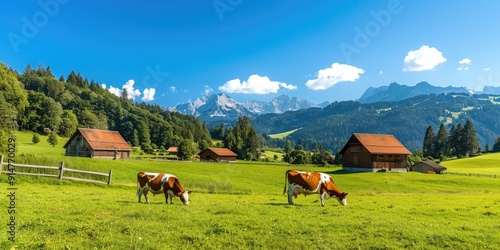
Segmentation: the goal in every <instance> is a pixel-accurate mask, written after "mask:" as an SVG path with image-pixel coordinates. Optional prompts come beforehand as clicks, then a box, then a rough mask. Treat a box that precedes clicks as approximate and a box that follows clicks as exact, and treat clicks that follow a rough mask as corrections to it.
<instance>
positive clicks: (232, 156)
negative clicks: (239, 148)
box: [198, 148, 238, 162]
mask: <svg viewBox="0 0 500 250" xmlns="http://www.w3.org/2000/svg"><path fill="white" fill-rule="evenodd" d="M198 155H199V156H200V161H208V162H210V161H216V162H234V161H236V157H237V156H238V155H237V154H236V153H234V152H233V151H231V150H229V149H228V148H207V149H205V150H203V151H201V152H200V153H199V154H198Z"/></svg>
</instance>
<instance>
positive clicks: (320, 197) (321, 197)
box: [319, 194, 325, 206]
mask: <svg viewBox="0 0 500 250" xmlns="http://www.w3.org/2000/svg"><path fill="white" fill-rule="evenodd" d="M319 199H320V200H321V206H325V197H324V195H323V194H319Z"/></svg>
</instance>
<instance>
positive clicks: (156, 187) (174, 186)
mask: <svg viewBox="0 0 500 250" xmlns="http://www.w3.org/2000/svg"><path fill="white" fill-rule="evenodd" d="M149 191H151V193H153V194H161V193H164V194H165V200H166V202H167V204H168V197H170V204H172V203H173V202H172V198H173V197H174V196H178V197H179V198H180V199H181V201H182V203H183V204H184V205H189V194H190V193H191V191H185V190H184V189H183V188H182V186H181V183H180V182H179V179H177V177H176V176H175V175H172V174H164V173H147V172H140V173H138V174H137V196H138V197H139V203H140V202H141V196H142V195H143V194H144V198H146V203H149V198H148V192H149Z"/></svg>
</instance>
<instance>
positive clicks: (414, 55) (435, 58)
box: [403, 45, 446, 72]
mask: <svg viewBox="0 0 500 250" xmlns="http://www.w3.org/2000/svg"><path fill="white" fill-rule="evenodd" d="M444 62H446V58H444V57H443V54H442V53H441V51H439V50H437V49H436V48H434V47H429V46H427V45H424V46H422V47H420V49H418V50H410V51H409V52H408V54H407V55H406V56H405V59H404V68H403V71H404V72H412V71H425V70H431V69H434V68H435V67H436V66H437V65H439V64H441V63H444Z"/></svg>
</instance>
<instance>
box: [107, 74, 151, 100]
mask: <svg viewBox="0 0 500 250" xmlns="http://www.w3.org/2000/svg"><path fill="white" fill-rule="evenodd" d="M134 84H135V81H134V80H132V79H131V80H128V81H127V82H126V83H125V84H123V86H122V88H121V89H119V88H116V87H113V86H109V88H107V87H106V84H102V85H101V87H102V88H104V89H108V90H109V92H111V93H113V94H114V95H116V96H121V94H122V92H123V90H124V89H126V90H127V98H128V99H132V100H135V98H136V97H140V96H141V95H143V96H142V98H141V100H142V101H144V102H150V101H153V100H154V96H155V94H156V89H155V88H146V89H144V91H143V93H141V91H140V90H138V89H136V88H135V87H134Z"/></svg>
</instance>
